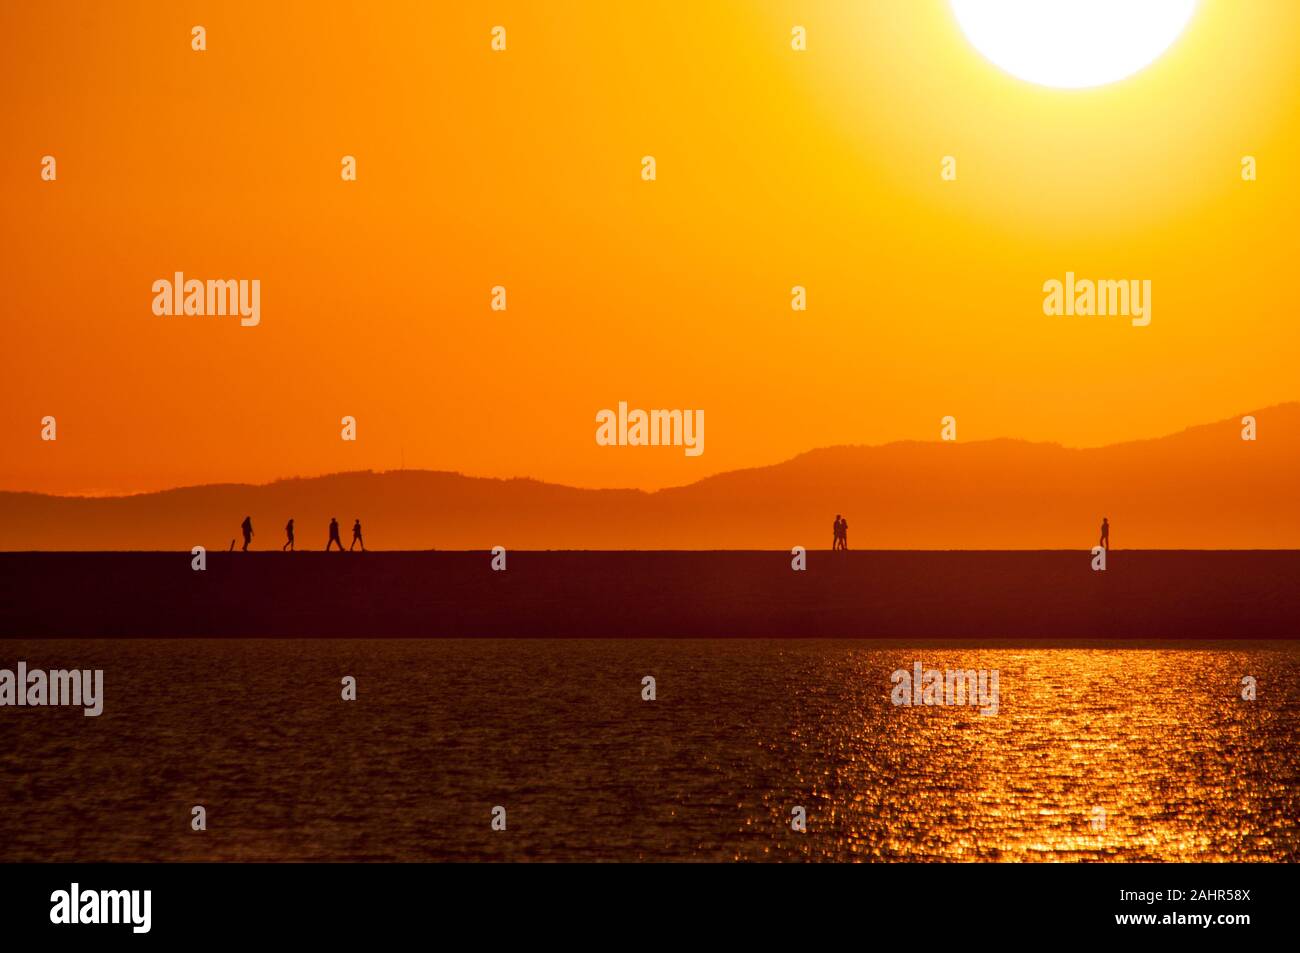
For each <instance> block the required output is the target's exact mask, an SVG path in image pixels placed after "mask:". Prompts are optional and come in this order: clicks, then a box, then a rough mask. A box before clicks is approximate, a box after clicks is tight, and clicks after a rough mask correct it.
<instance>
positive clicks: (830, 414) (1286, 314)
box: [0, 0, 1300, 493]
mask: <svg viewBox="0 0 1300 953" xmlns="http://www.w3.org/2000/svg"><path fill="white" fill-rule="evenodd" d="M195 24H202V25H203V26H205V27H206V29H207V34H208V49H207V51H205V52H202V53H197V52H194V51H192V50H191V48H190V29H191V27H192V26H193V25H195ZM495 24H502V25H504V26H505V27H506V28H507V31H508V34H507V36H508V50H507V51H506V52H504V53H494V52H492V51H491V49H490V48H489V39H490V37H489V31H490V29H491V28H492V26H493V25H495ZM794 24H801V25H804V26H806V28H807V30H808V46H809V48H808V50H807V51H806V52H802V53H796V52H794V51H792V50H791V49H790V44H789V37H790V28H791V26H792V25H794ZM1297 62H1300V4H1296V3H1294V2H1291V0H1252V2H1249V3H1239V2H1229V0H1202V3H1201V6H1200V9H1199V11H1198V13H1197V15H1196V16H1195V18H1194V19H1193V20H1192V23H1191V25H1190V26H1189V28H1188V31H1187V33H1186V34H1185V35H1184V36H1183V37H1182V38H1180V40H1179V41H1178V42H1177V43H1176V44H1175V45H1174V47H1173V48H1171V50H1170V51H1169V52H1168V53H1167V54H1166V55H1165V56H1164V57H1162V58H1161V59H1160V60H1159V61H1157V62H1156V63H1155V64H1154V65H1153V66H1151V67H1150V68H1148V69H1147V70H1145V71H1143V72H1141V73H1139V74H1138V75H1136V76H1134V77H1132V78H1130V79H1128V80H1125V81H1122V82H1119V83H1116V84H1113V85H1110V86H1106V87H1101V88H1098V89H1094V90H1084V91H1059V90H1051V89H1046V88H1041V87H1036V86H1032V85H1029V84H1026V83H1023V82H1021V81H1019V80H1015V79H1013V78H1011V77H1009V76H1006V75H1005V74H1003V73H1001V72H1000V71H998V70H997V69H996V68H995V67H994V66H992V65H991V64H989V63H988V62H986V61H985V60H984V59H983V58H982V57H981V56H980V55H979V54H978V53H977V52H976V51H975V50H974V49H973V48H972V47H971V46H970V45H969V44H968V43H967V42H966V40H965V38H964V37H963V36H962V35H961V33H960V31H959V30H958V28H957V27H956V25H955V22H954V21H953V19H952V16H951V14H950V12H949V10H948V7H947V4H946V3H943V2H940V0H915V2H901V0H877V2H862V3H846V2H788V3H777V2H771V3H767V2H742V0H738V2H734V3H721V2H716V0H706V2H702V3H690V4H688V3H663V4H630V3H597V2H554V3H546V4H539V3H518V4H512V3H492V4H479V3H473V4H433V3H423V2H421V3H415V2H412V3H409V4H393V3H382V4H358V5H347V6H344V5H342V4H334V3H299V4H289V3H278V2H277V3H264V2H229V3H221V4H208V3H175V2H165V3H164V2H158V3H131V4H91V3H60V2H45V3H40V4H35V3H26V2H24V3H6V4H4V5H3V8H0V96H3V100H4V108H3V109H0V137H2V138H3V142H4V144H5V148H4V149H3V150H0V206H2V208H3V214H0V278H2V279H3V282H4V295H3V299H2V300H3V302H4V315H3V324H2V327H3V332H2V333H3V342H2V343H3V348H2V349H0V353H3V361H4V364H3V367H2V371H3V373H2V375H0V398H2V399H0V448H2V452H0V489H36V490H46V491H51V492H59V493H66V492H111V491H133V490H145V489H155V488H160V487H166V486H175V485H181V484H192V483H206V482H216V481H228V480H239V481H254V482H261V481H266V480H271V479H274V478H277V477H281V476H288V475H299V474H302V475H307V474H316V473H322V472H329V471H335V470H341V469H360V468H374V469H390V468H396V467H397V466H398V465H399V464H401V463H402V462H404V463H405V465H406V466H407V467H426V468H438V469H455V470H460V471H463V472H466V473H470V474H475V475H490V476H508V475H527V476H535V477H540V478H543V479H548V480H554V481H560V482H566V483H571V484H575V485H580V486H641V487H647V488H649V487H657V486H663V485H670V484H679V483H685V482H689V481H691V480H694V479H697V478H699V477H701V476H704V475H707V474H709V473H714V472H718V471H721V470H728V469H734V468H737V467H743V466H750V465H757V464H765V463H771V462H775V461H778V460H781V459H784V458H787V457H790V456H792V455H794V454H795V453H798V452H800V451H802V450H805V449H808V448H810V447H815V446H823V445H829V444H839V443H876V442H883V441H887V440H892V439H899V438H917V439H926V440H929V439H937V438H938V435H939V421H940V418H941V417H943V416H944V415H946V414H952V415H954V416H955V417H956V418H957V420H958V425H959V438H960V439H963V440H967V439H980V438H986V437H992V436H1001V435H1010V436H1017V437H1024V438H1029V439H1035V440H1054V441H1059V442H1062V443H1066V444H1069V445H1097V444H1103V443H1111V442H1115V441H1120V440H1125V439H1131V438H1135V437H1142V436H1154V435H1158V434H1163V433H1169V432H1173V431H1177V430H1180V429H1182V428H1183V427H1185V426H1188V425H1191V424H1195V423H1201V422H1206V421H1211V420H1218V419H1222V418H1225V417H1228V416H1230V415H1232V414H1233V413H1237V412H1240V411H1242V410H1245V409H1247V408H1252V407H1261V406H1266V405H1269V404H1273V403H1278V402H1281V401H1286V400H1294V399H1296V398H1297V397H1300V388H1298V387H1297V384H1296V378H1295V361H1296V356H1297V344H1300V332H1298V331H1297V322H1296V307H1295V304H1294V299H1293V292H1292V290H1291V285H1292V284H1293V282H1294V279H1293V278H1292V277H1291V275H1292V274H1293V273H1294V271H1295V261H1294V258H1295V250H1296V239H1295V229H1296V223H1297V221H1300V215H1298V214H1297V213H1300V189H1298V188H1297V184H1296V176H1295V169H1296V167H1297V152H1298V151H1300V150H1298V148H1297V147H1298V146H1300V83H1297V82H1296V66H1295V64H1296V63H1297ZM47 154H49V155H53V156H55V157H56V160H57V163H58V166H57V170H58V178H57V180H56V181H54V182H44V181H42V180H41V177H40V163H41V157H42V156H43V155H47ZM345 154H352V155H355V156H356V157H357V163H358V181H356V182H352V183H349V182H343V181H342V180H341V178H340V175H339V169H340V158H341V157H342V156H343V155H345ZM646 154H652V155H654V156H655V157H656V159H657V161H658V181H656V182H653V183H647V182H643V181H641V178H640V159H641V157H642V156H643V155H646ZM949 154H951V155H954V156H956V157H957V160H958V179H957V181H956V182H943V181H941V180H940V177H939V164H940V160H941V158H942V157H943V156H944V155H949ZM1245 154H1251V155H1255V156H1256V157H1257V159H1258V163H1259V180H1258V181H1257V182H1252V183H1246V182H1243V181H1242V180H1241V178H1240V175H1239V168H1240V158H1241V156H1242V155H1245ZM1067 270H1072V271H1075V272H1077V273H1079V274H1080V275H1081V276H1094V277H1105V278H1139V279H1150V280H1151V281H1152V283H1153V299H1154V308H1153V321H1152V324H1151V326H1150V327H1147V328H1133V327H1131V326H1129V325H1128V323H1127V321H1125V320H1123V319H1101V318H1065V317H1048V316H1045V315H1044V314H1043V312H1042V308H1041V303H1042V292H1041V287H1042V284H1043V282H1044V281H1046V280H1047V279H1049V278H1053V277H1056V278H1061V277H1063V276H1064V274H1065V272H1066V271H1067ZM175 271H183V272H185V273H186V275H187V276H189V277H198V278H249V279H251V278H257V279H260V281H261V284H262V320H261V324H260V326H258V327H256V328H242V327H240V325H239V323H238V321H237V320H236V319H230V318H224V319H223V318H212V319H209V318H195V317H156V316H155V315H154V314H153V313H152V310H151V304H152V301H153V294H152V291H151V285H152V283H153V281H154V280H155V279H158V278H163V277H170V276H171V275H172V274H173V272H175ZM496 284H501V285H504V286H506V288H507V289H508V301H509V308H508V310H507V311H505V312H493V311H491V310H489V307H488V303H489V297H490V289H491V287H492V286H493V285H496ZM793 285H804V286H806V287H807V288H808V301H809V308H808V311H807V312H803V313H797V312H793V311H791V309H790V306H789V301H790V288H791V286H793ZM619 400H627V401H629V402H630V403H631V405H632V406H633V407H643V408H647V409H649V408H692V409H694V408H701V409H704V410H705V412H706V415H707V440H706V451H705V453H704V454H703V455H701V456H699V457H688V456H686V455H685V454H683V453H682V452H681V449H680V448H641V449H634V448H608V447H599V446H597V445H596V442H595V440H594V433H595V429H596V428H595V414H596V412H597V411H598V410H600V409H602V408H606V407H614V406H616V405H617V402H618V401H619ZM47 414H51V415H54V416H55V417H56V418H57V420H58V440H57V441H55V442H52V443H51V442H46V441H42V440H41V439H40V429H41V428H40V421H41V418H42V417H43V416H45V415H47ZM345 414H349V415H353V416H355V417H356V418H357V421H358V436H359V439H358V440H357V441H356V442H355V443H347V442H344V441H342V440H340V439H339V430H340V423H339V422H340V418H341V417H342V416H343V415H345Z"/></svg>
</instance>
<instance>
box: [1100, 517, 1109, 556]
mask: <svg viewBox="0 0 1300 953" xmlns="http://www.w3.org/2000/svg"><path fill="white" fill-rule="evenodd" d="M1097 545H1099V546H1100V547H1101V548H1102V549H1104V550H1106V551H1107V552H1110V520H1108V519H1106V517H1104V516H1103V517H1102V518H1101V542H1100V543H1098V544H1097Z"/></svg>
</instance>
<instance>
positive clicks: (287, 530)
mask: <svg viewBox="0 0 1300 953" xmlns="http://www.w3.org/2000/svg"><path fill="white" fill-rule="evenodd" d="M284 535H285V536H287V537H289V539H288V541H287V542H286V543H285V544H284V545H283V546H281V547H280V552H284V551H285V550H286V549H287V550H289V552H293V520H289V522H287V523H285V524H284Z"/></svg>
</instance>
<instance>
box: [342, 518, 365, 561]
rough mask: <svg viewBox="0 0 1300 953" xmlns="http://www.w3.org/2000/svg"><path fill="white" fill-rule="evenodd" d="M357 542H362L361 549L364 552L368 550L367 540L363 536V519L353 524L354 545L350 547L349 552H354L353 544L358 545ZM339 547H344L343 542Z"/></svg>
mask: <svg viewBox="0 0 1300 953" xmlns="http://www.w3.org/2000/svg"><path fill="white" fill-rule="evenodd" d="M357 543H360V544H361V551H362V552H363V553H364V552H365V551H366V543H365V540H363V539H362V538H361V520H357V521H356V522H354V523H353V524H352V546H349V547H348V552H352V548H353V546H356V544H357ZM339 548H340V549H342V548H343V544H342V543H340V544H339Z"/></svg>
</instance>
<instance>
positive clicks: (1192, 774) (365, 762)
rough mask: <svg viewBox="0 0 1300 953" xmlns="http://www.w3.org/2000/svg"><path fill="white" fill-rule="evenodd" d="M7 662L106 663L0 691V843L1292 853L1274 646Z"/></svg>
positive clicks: (443, 852) (1295, 712) (1296, 788)
mask: <svg viewBox="0 0 1300 953" xmlns="http://www.w3.org/2000/svg"><path fill="white" fill-rule="evenodd" d="M19 659H24V660H26V661H27V663H28V665H29V666H30V667H33V668H36V667H40V668H62V667H78V668H103V669H104V670H105V683H106V684H105V696H106V700H105V711H104V714H103V715H102V716H101V717H99V718H85V717H83V716H82V714H81V711H80V709H49V708H46V709H33V708H22V709H15V708H0V860H154V859H183V860H200V859H247V860H380V859H384V860H411V861H418V860H444V859H491V860H501V859H536V860H571V859H589V860H590V859H596V860H626V859H638V858H640V859H700V860H718V859H730V858H745V859H757V860H764V859H834V860H849V859H872V860H941V859H942V860H1093V859H1122V860H1155V859H1161V860H1259V859H1269V860H1296V859H1297V856H1298V855H1300V829H1298V828H1297V818H1300V793H1298V792H1300V785H1298V784H1297V781H1298V780H1300V778H1298V777H1297V774H1298V773H1300V772H1298V771H1297V765H1298V763H1300V749H1298V747H1297V744H1296V741H1297V737H1298V734H1297V729H1300V645H1295V644H1284V643H1269V644H1242V643H1238V644H1235V645H1232V646H1229V647H1216V648H1210V649H1207V648H1205V647H1185V648H1158V649H1150V650H1148V649H1116V648H1075V647H1071V648H1041V649H1040V648H1033V649H1027V648H974V647H965V646H954V645H953V644H951V643H948V644H946V645H943V646H939V647H924V648H921V647H911V648H909V647H897V646H893V645H889V646H885V645H879V644H873V643H864V642H809V641H757V642H756V641H728V642H722V641H712V642H700V641H674V640H662V641H640V642H613V641H576V640H575V641H524V640H518V641H516V640H499V641H410V640H404V641H398V640H356V641H310V640H295V641H242V640H233V641H132V642H116V643H112V642H78V641H44V642H22V641H9V642H0V668H11V669H12V668H14V667H15V664H16V662H17V661H18V660H19ZM916 661H920V662H922V663H923V665H924V666H925V667H926V668H939V669H946V668H962V669H971V668H973V669H988V670H992V669H996V670H998V673H999V690H1000V698H999V710H998V713H997V715H996V716H993V717H984V716H981V715H980V714H979V712H978V711H977V710H975V709H973V708H971V707H965V706H963V707H938V706H935V707H924V706H922V707H910V708H908V707H900V706H895V705H893V704H891V701H890V692H891V689H892V688H893V684H892V682H891V678H890V676H891V673H892V672H894V671H895V670H896V669H908V670H909V671H910V670H911V668H912V665H913V663H914V662H916ZM344 675H353V676H355V677H356V678H357V681H358V700H357V701H355V702H344V701H342V700H341V698H340V690H341V685H340V680H341V679H342V677H343V676H344ZM646 675H652V676H654V677H655V679H656V681H657V696H658V697H657V700H655V701H653V702H647V701H642V699H641V693H642V678H643V677H644V676H646ZM1247 675H1249V676H1253V677H1254V678H1255V679H1257V682H1258V698H1257V700H1255V701H1253V702H1250V701H1244V700H1243V699H1242V698H1241V679H1242V677H1243V676H1247ZM196 804H201V805H203V806H204V807H205V808H206V809H207V812H208V830H207V831H204V832H194V831H191V830H190V817H191V807H192V806H193V805H196ZM495 805H502V806H504V807H505V808H506V812H507V813H506V817H507V829H506V830H505V831H493V830H491V828H490V819H491V811H492V808H493V807H494V806H495ZM796 805H799V806H802V807H804V808H805V810H806V812H807V818H808V820H807V825H808V830H807V832H806V833H797V832H795V831H792V830H791V828H790V818H791V810H792V808H793V807H795V806H796ZM1097 809H1101V811H1104V815H1103V814H1101V813H1099V812H1098V810H1097ZM1103 819H1104V825H1105V826H1104V828H1101V829H1094V827H1093V825H1094V824H1097V823H1100V822H1101V821H1102V820H1103Z"/></svg>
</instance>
